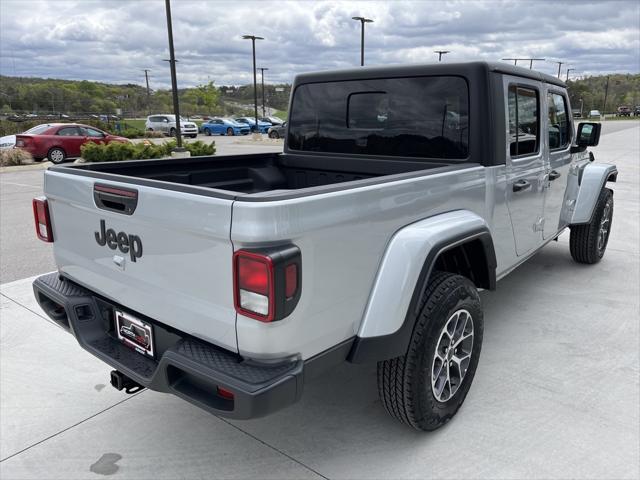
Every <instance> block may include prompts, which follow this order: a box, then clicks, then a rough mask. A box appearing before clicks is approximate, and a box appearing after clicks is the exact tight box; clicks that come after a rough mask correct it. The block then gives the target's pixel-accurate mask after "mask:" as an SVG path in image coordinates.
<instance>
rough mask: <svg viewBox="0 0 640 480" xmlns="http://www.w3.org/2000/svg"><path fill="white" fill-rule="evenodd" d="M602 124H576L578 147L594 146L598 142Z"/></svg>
mask: <svg viewBox="0 0 640 480" xmlns="http://www.w3.org/2000/svg"><path fill="white" fill-rule="evenodd" d="M601 129H602V124H601V123H597V122H583V123H579V124H578V135H577V139H576V144H577V145H578V146H579V147H595V146H596V145H598V143H599V142H600V130H601Z"/></svg>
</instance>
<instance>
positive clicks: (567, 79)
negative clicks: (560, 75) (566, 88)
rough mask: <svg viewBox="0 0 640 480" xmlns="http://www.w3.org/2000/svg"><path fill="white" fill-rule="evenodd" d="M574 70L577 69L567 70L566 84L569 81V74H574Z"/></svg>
mask: <svg viewBox="0 0 640 480" xmlns="http://www.w3.org/2000/svg"><path fill="white" fill-rule="evenodd" d="M574 70H575V68H567V78H566V79H565V82H568V81H569V72H572V71H574Z"/></svg>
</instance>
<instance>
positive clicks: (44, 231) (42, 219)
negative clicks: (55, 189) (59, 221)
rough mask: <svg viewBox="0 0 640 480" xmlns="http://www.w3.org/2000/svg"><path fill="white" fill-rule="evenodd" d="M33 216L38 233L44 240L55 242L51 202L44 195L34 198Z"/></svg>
mask: <svg viewBox="0 0 640 480" xmlns="http://www.w3.org/2000/svg"><path fill="white" fill-rule="evenodd" d="M33 217H34V220H35V222H36V235H37V236H38V238H39V239H40V240H42V241H43V242H53V232H52V231H51V216H50V215H49V203H48V202H47V199H46V198H44V197H36V198H34V199H33Z"/></svg>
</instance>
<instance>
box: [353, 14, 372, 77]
mask: <svg viewBox="0 0 640 480" xmlns="http://www.w3.org/2000/svg"><path fill="white" fill-rule="evenodd" d="M351 19H352V20H358V21H359V22H360V25H361V27H362V28H361V30H360V66H361V67H364V24H365V23H373V20H371V19H370V18H364V17H351Z"/></svg>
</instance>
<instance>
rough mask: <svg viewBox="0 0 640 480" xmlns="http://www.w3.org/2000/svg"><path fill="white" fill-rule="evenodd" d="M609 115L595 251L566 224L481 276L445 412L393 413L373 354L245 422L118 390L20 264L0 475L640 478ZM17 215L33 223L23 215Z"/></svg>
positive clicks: (0, 402)
mask: <svg viewBox="0 0 640 480" xmlns="http://www.w3.org/2000/svg"><path fill="white" fill-rule="evenodd" d="M619 123H620V122H615V125H614V126H615V127H616V128H615V131H607V129H608V126H605V132H606V134H605V135H604V136H603V138H602V140H601V144H600V146H599V147H597V148H595V149H594V150H595V155H596V158H597V159H598V160H599V161H603V162H612V163H616V164H617V165H618V169H619V172H620V174H619V177H618V182H617V183H616V184H615V185H614V190H615V202H616V203H615V213H614V218H613V226H612V233H611V238H610V242H609V246H608V249H607V252H606V255H605V257H604V259H603V260H602V261H601V262H600V263H598V264H596V265H591V266H588V265H579V264H576V263H574V262H573V261H572V260H571V257H570V255H569V249H568V235H567V234H563V235H562V236H561V237H560V238H559V241H558V242H551V244H549V245H548V246H546V247H545V248H544V249H543V250H542V251H541V252H540V253H538V254H537V255H536V256H535V257H533V258H532V259H531V260H529V261H528V262H526V263H525V264H524V265H522V266H521V267H519V268H518V269H516V270H515V271H514V272H513V273H511V274H510V275H508V276H507V277H506V278H505V279H504V280H501V281H500V282H499V283H498V288H497V291H495V292H482V295H481V296H482V301H483V304H484V310H485V333H484V344H483V348H482V356H481V358H480V364H479V367H478V371H477V373H476V376H475V380H474V384H473V386H472V388H471V391H470V393H469V395H468V397H467V399H466V402H465V405H464V406H463V407H462V409H461V410H460V412H459V413H458V415H457V416H456V417H455V418H454V419H453V421H451V422H450V423H449V424H448V425H447V426H446V427H444V428H442V429H440V430H438V431H437V432H434V433H430V434H425V433H418V432H414V431H412V430H410V429H408V428H407V427H405V426H403V425H401V424H399V423H398V422H396V421H394V420H393V419H391V418H390V417H389V416H387V415H386V413H385V412H384V409H383V407H382V405H381V404H380V402H379V400H378V398H377V392H376V373H375V365H351V364H344V365H341V366H339V367H338V368H336V369H335V370H333V371H331V372H329V373H327V374H325V375H324V376H322V377H320V378H318V379H317V380H316V381H314V382H312V383H310V384H308V385H306V386H305V392H304V395H303V397H302V400H301V401H300V402H299V403H298V404H296V405H294V406H292V407H290V408H288V409H285V410H283V411H281V412H278V413H276V414H275V415H272V416H270V417H266V418H263V419H257V420H251V421H230V420H227V419H223V418H219V417H216V416H213V415H209V414H207V413H205V412H203V411H201V410H199V409H197V408H196V407H193V406H191V405H189V404H188V403H186V402H183V401H181V400H178V399H177V398H175V397H172V396H169V395H164V394H160V393H156V392H152V391H148V390H145V391H143V392H141V393H139V394H137V395H133V396H126V395H124V394H122V393H120V392H117V391H115V390H114V389H112V388H110V387H109V386H108V375H109V370H110V368H109V367H108V366H106V365H105V364H103V363H102V362H100V361H98V360H97V359H95V358H93V357H92V356H91V355H89V354H87V353H86V352H84V351H83V350H82V349H81V348H80V347H78V345H77V344H76V342H75V340H74V339H73V337H72V336H70V335H68V334H67V333H65V332H63V331H62V330H61V329H59V328H57V327H55V326H54V325H53V324H52V323H51V322H49V321H47V319H46V318H45V317H44V314H43V313H42V312H41V311H40V310H39V308H38V307H37V305H36V303H35V300H34V298H33V292H32V290H31V281H32V280H31V279H30V278H26V279H23V280H18V281H15V282H10V283H5V284H3V285H1V286H0V313H1V315H0V327H1V329H0V382H1V383H0V477H1V478H3V479H4V478H7V479H9V478H11V479H14V478H15V479H18V478H25V479H26V478H28V479H32V478H60V479H72V478H104V477H105V476H108V475H111V476H112V477H113V478H118V479H119V478H131V479H134V478H135V479H139V478H154V479H159V478H167V479H169V478H331V479H343V478H344V479H347V478H349V479H351V478H355V479H360V478H362V479H371V478H390V479H397V478H465V479H471V478H474V479H481V478H482V479H484V478H487V479H495V478H501V479H502V478H504V479H507V478H519V479H520V478H533V479H566V478H572V479H578V478H580V479H582V478H584V479H587V478H611V479H626V478H629V479H631V478H638V477H639V476H640V412H639V409H638V406H639V405H640V389H639V387H640V385H639V383H640V380H639V379H640V358H639V352H638V345H639V344H640V330H639V322H638V312H639V310H640V291H639V281H640V279H639V275H640V230H639V214H640V201H639V197H638V191H639V189H640V168H639V164H638V157H639V155H640V125H638V124H637V123H636V124H633V125H635V128H633V129H619V128H618V127H620V126H621V125H619ZM613 124H614V122H612V125H613ZM39 173H40V174H41V172H39ZM19 175H22V177H16V176H14V174H0V180H2V182H10V183H12V184H14V185H13V186H10V187H9V188H12V189H14V190H13V193H8V194H7V198H13V199H14V200H13V201H14V202H18V203H19V202H20V200H19V198H18V197H19V196H20V195H22V197H23V199H24V201H25V202H26V203H27V204H29V202H30V198H31V196H32V195H33V190H37V188H36V187H37V185H39V184H37V183H33V182H31V183H29V180H24V182H25V183H23V182H21V181H20V180H22V179H23V178H27V179H28V178H29V177H28V172H21V173H20V174H19ZM31 180H33V179H31ZM20 185H22V187H21V188H22V189H24V192H23V191H22V190H21V189H18V187H19V186H20ZM3 187H4V183H3ZM3 190H4V188H3ZM14 205H16V203H14ZM4 210H5V203H4V197H3V204H2V212H4ZM27 210H28V208H27ZM11 218H13V222H14V223H12V224H10V227H14V228H15V232H16V233H17V234H20V235H23V234H24V235H27V231H28V235H33V232H32V231H31V230H32V229H33V227H32V226H31V215H30V214H29V215H28V216H27V219H24V220H23V219H21V218H20V217H19V216H18V217H15V218H14V217H11ZM9 220H11V219H9ZM23 223H24V225H23ZM27 227H28V228H27ZM5 229H6V223H3V224H2V230H3V235H4V232H5ZM22 230H24V232H23V231H22ZM3 239H4V237H3ZM3 243H4V242H3ZM23 244H26V240H24V241H23V242H21V241H19V240H17V241H16V242H15V243H14V245H16V246H18V247H21V246H22V245H23ZM41 247H46V245H44V244H42V245H41ZM2 248H3V256H4V252H5V250H4V248H5V247H4V245H3V246H2ZM25 248H26V247H25ZM36 250H37V249H36ZM13 254H15V255H16V256H15V257H14V261H13V262H16V263H22V260H21V259H22V258H23V257H24V255H22V254H21V253H20V252H13ZM38 265H39V266H40V267H41V269H40V270H39V271H37V272H34V273H44V272H45V271H47V270H50V265H51V264H50V263H47V262H42V263H40V264H38V263H37V262H36V263H35V264H34V265H33V268H34V270H35V269H37V267H38Z"/></svg>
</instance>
